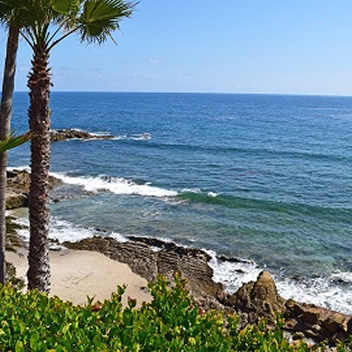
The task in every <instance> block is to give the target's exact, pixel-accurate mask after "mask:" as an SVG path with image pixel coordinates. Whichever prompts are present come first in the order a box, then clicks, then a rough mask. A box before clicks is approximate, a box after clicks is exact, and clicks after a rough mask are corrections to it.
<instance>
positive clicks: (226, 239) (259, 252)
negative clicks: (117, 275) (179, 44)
mask: <svg viewBox="0 0 352 352" xmlns="http://www.w3.org/2000/svg"><path fill="white" fill-rule="evenodd" d="M51 108H52V128H53V129H59V128H75V129H81V130H85V131H88V132H92V133H97V134H112V135H114V136H115V137H114V138H113V139H111V140H88V141H81V140H71V141H65V142H56V143H53V144H52V164H51V172H52V173H53V175H55V176H57V177H59V178H61V179H62V180H64V181H65V186H63V187H60V188H59V189H57V190H55V191H54V197H58V198H62V200H61V201H59V202H56V203H55V202H53V203H52V204H51V214H52V219H51V222H52V225H51V233H50V236H51V237H53V238H57V239H58V240H60V241H63V240H71V241H76V240H79V239H82V238H84V237H88V236H92V235H94V234H102V235H109V236H113V237H115V238H117V239H120V240H124V239H125V236H126V235H131V234H133V235H138V236H149V237H157V238H162V239H166V240H171V241H174V242H176V243H178V244H181V245H185V246H191V247H197V248H203V249H205V250H207V251H208V252H209V253H210V254H211V255H212V257H213V259H212V261H211V265H212V267H213V268H214V280H216V281H220V282H222V283H224V284H225V286H226V288H227V290H228V291H229V292H233V291H235V290H236V289H238V288H239V287H240V286H241V284H242V283H243V282H246V281H249V280H254V279H255V278H256V276H257V275H258V273H259V272H260V271H261V270H263V269H266V270H269V271H270V272H271V273H272V274H273V276H274V278H275V280H276V283H277V286H278V289H279V293H280V294H281V295H282V296H283V297H285V298H289V297H292V298H294V299H296V300H299V301H305V302H309V303H315V304H319V305H321V306H324V307H327V308H331V309H335V310H338V311H341V312H344V313H349V314H352V294H351V292H352V98H349V97H326V96H286V95H245V94H243V95H237V94H181V93H180V94H173V93H172V94H171V93H170V94H168V93H163V94H162V93H58V92H57V93H56V92H55V93H52V96H51ZM27 109H28V97H27V94H26V93H16V94H15V106H14V116H13V127H14V128H15V129H16V132H18V133H20V132H24V131H25V130H26V129H27V125H28V122H27V120H28V119H27ZM29 164H30V160H29V146H28V145H24V146H21V147H19V148H17V149H16V150H13V151H11V152H10V158H9V165H10V166H11V167H28V166H29ZM55 192H56V193H55ZM216 254H218V255H224V256H226V257H229V258H238V259H240V260H237V261H231V260H229V261H227V260H220V259H219V258H217V257H216Z"/></svg>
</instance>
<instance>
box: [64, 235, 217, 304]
mask: <svg viewBox="0 0 352 352" xmlns="http://www.w3.org/2000/svg"><path fill="white" fill-rule="evenodd" d="M129 240H130V241H128V242H124V243H121V242H118V241H116V240H115V239H112V238H108V237H105V238H103V237H93V238H87V239H84V240H82V241H80V242H76V243H69V242H65V243H64V245H65V246H66V247H68V248H72V249H86V250H95V251H98V252H101V253H103V254H105V255H107V256H108V257H110V258H111V259H115V260H118V261H120V262H122V263H126V264H128V265H129V266H130V267H131V269H132V271H134V272H135V273H136V274H139V275H141V276H142V277H144V278H145V279H147V280H148V281H151V280H155V279H156V277H157V275H164V276H167V277H168V278H170V279H171V277H172V275H173V274H174V272H175V271H181V272H182V273H183V276H184V277H185V278H186V279H187V280H188V288H189V289H190V291H191V292H192V294H193V296H194V297H195V298H196V299H197V298H198V299H199V300H200V301H202V303H203V304H207V305H208V306H209V305H210V306H213V305H216V300H215V299H214V297H217V296H218V295H219V294H222V293H223V286H222V285H221V284H219V283H215V282H214V281H213V280H212V277H213V269H212V268H211V267H210V266H209V265H208V261H209V259H210V258H209V256H208V254H206V253H205V252H204V251H202V250H199V249H193V248H185V247H182V246H178V245H176V244H174V243H170V242H164V241H160V240H157V239H150V238H139V237H133V236H131V237H129ZM207 299H208V301H207V302H205V301H206V300H207ZM210 301H211V303H210ZM218 305H219V303H218Z"/></svg>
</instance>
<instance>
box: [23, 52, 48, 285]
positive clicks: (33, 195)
mask: <svg viewBox="0 0 352 352" xmlns="http://www.w3.org/2000/svg"><path fill="white" fill-rule="evenodd" d="M48 61H49V53H48V52H47V51H46V50H43V49H36V50H35V52H34V55H33V59H32V70H31V72H30V74H29V77H28V87H29V89H30V92H29V96H30V108H29V112H28V115H29V128H30V131H31V132H32V133H33V135H34V137H33V139H32V141H31V187H30V192H29V222H30V243H29V255H28V264H29V268H28V273H27V277H28V288H29V289H35V288H36V289H38V290H40V291H42V292H49V290H50V267H49V249H48V234H49V198H48V178H49V166H50V108H49V95H50V72H49V71H50V69H49V68H48Z"/></svg>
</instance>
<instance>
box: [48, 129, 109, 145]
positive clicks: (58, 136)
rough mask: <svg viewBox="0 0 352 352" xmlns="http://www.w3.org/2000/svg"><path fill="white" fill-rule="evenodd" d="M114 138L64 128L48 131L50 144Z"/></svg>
mask: <svg viewBox="0 0 352 352" xmlns="http://www.w3.org/2000/svg"><path fill="white" fill-rule="evenodd" d="M112 138H114V136H112V135H101V134H93V133H89V132H85V131H81V130H77V129H74V128H66V129H60V130H51V131H50V139H51V142H61V141H67V140H70V139H82V140H89V139H101V140H106V139H112Z"/></svg>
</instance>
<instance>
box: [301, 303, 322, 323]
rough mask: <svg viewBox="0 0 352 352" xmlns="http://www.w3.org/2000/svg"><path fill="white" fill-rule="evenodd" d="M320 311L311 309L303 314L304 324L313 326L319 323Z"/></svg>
mask: <svg viewBox="0 0 352 352" xmlns="http://www.w3.org/2000/svg"><path fill="white" fill-rule="evenodd" d="M319 318H320V310H319V309H318V308H315V307H312V308H311V309H309V310H306V311H304V312H303V315H302V319H303V321H305V322H308V323H311V324H315V323H317V322H318V321H319Z"/></svg>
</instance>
